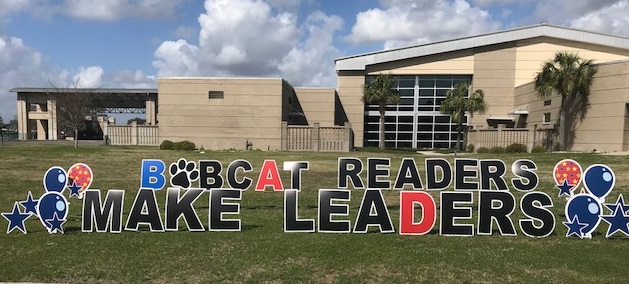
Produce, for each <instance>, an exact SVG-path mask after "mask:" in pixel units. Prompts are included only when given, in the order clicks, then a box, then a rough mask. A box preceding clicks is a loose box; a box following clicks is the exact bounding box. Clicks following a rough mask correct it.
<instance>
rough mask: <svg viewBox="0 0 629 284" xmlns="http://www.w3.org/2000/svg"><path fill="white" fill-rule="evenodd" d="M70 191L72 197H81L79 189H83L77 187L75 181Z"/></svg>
mask: <svg viewBox="0 0 629 284" xmlns="http://www.w3.org/2000/svg"><path fill="white" fill-rule="evenodd" d="M68 189H69V190H70V197H72V196H76V197H81V194H80V193H79V189H81V187H80V186H78V185H76V181H73V182H72V185H71V186H69V187H68Z"/></svg>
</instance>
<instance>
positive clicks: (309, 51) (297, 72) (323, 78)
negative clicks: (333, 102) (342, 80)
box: [278, 12, 343, 86]
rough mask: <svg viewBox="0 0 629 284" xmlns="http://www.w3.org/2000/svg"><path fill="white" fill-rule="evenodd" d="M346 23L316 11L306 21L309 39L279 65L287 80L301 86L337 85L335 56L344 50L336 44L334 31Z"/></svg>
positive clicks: (338, 18)
mask: <svg viewBox="0 0 629 284" xmlns="http://www.w3.org/2000/svg"><path fill="white" fill-rule="evenodd" d="M342 27H343V19H342V18H340V17H338V16H328V15H326V14H324V13H323V12H314V13H313V14H311V15H310V16H309V17H308V19H307V20H306V23H305V29H306V30H307V39H306V41H305V42H304V43H303V44H301V45H299V46H296V47H294V48H293V49H292V50H291V51H290V52H289V53H288V54H287V55H286V56H285V57H284V58H283V59H282V62H281V63H280V65H279V66H278V69H279V70H280V71H281V73H282V74H284V76H285V77H286V78H287V80H288V81H289V82H291V83H293V84H296V85H298V86H334V84H336V82H335V79H336V71H335V69H334V64H333V62H334V58H336V57H340V56H341V55H342V54H341V52H340V51H339V50H338V49H336V48H335V47H334V44H333V39H334V38H333V36H334V32H335V31H337V30H340V29H341V28H342Z"/></svg>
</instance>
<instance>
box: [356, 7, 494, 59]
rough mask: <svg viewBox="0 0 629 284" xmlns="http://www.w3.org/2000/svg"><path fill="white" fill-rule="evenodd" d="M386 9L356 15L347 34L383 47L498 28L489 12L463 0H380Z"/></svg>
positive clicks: (357, 39)
mask: <svg viewBox="0 0 629 284" xmlns="http://www.w3.org/2000/svg"><path fill="white" fill-rule="evenodd" d="M381 2H382V3H383V4H385V5H387V7H386V8H385V9H380V8H376V9H371V10H367V11H364V12H360V13H359V14H358V15H357V16H356V24H355V25H354V26H353V27H352V32H351V34H350V35H349V36H347V37H346V39H348V40H349V41H350V42H352V43H356V44H359V43H365V42H384V48H387V49H389V48H395V47H401V46H407V45H413V44H421V43H426V42H432V41H438V40H445V39H451V38H458V37H463V36H469V35H475V34H480V33H484V32H488V31H492V30H496V29H498V28H500V23H499V22H496V21H493V20H492V19H491V17H490V15H489V12H487V11H485V10H482V9H480V8H479V7H472V6H471V5H470V4H469V3H468V2H467V1H465V0H454V1H449V0H437V1H409V0H387V1H381Z"/></svg>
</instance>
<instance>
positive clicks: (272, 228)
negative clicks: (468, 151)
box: [0, 143, 629, 283]
mask: <svg viewBox="0 0 629 284" xmlns="http://www.w3.org/2000/svg"><path fill="white" fill-rule="evenodd" d="M345 156H349V157H358V158H361V159H362V160H363V161H365V162H366V159H367V157H382V158H391V162H392V163H391V164H392V167H391V169H392V174H391V175H392V176H393V177H395V174H396V172H397V169H396V168H397V166H398V165H399V161H400V160H401V159H402V158H403V157H414V158H415V159H416V161H417V165H418V167H419V168H420V173H422V174H421V175H422V179H424V178H425V176H424V173H423V169H424V165H423V161H424V158H425V157H426V156H422V155H420V154H415V153H412V152H401V151H391V152H371V153H370V152H354V153H294V152H257V151H254V152H211V151H208V152H206V153H204V154H201V153H198V152H183V151H160V150H157V149H155V148H140V147H111V146H84V147H81V148H79V149H74V148H72V147H71V146H67V145H48V144H23V143H10V144H4V145H0V159H2V160H1V161H2V162H0V212H10V211H11V209H12V207H13V203H14V202H16V201H22V200H25V199H26V195H27V193H28V192H29V191H32V193H33V197H34V198H39V196H41V195H42V194H43V193H44V189H43V186H42V177H43V175H44V173H45V172H46V170H47V169H48V168H49V167H52V166H61V167H63V168H65V169H67V168H68V167H70V166H71V165H72V164H74V163H77V162H84V163H86V164H88V165H90V167H91V168H92V170H93V172H94V176H95V180H94V182H93V183H92V186H91V188H92V189H101V190H102V191H103V196H104V193H105V192H106V190H108V189H124V190H125V191H126V193H125V201H124V210H123V212H124V213H123V214H124V215H123V222H125V221H126V217H127V214H128V213H129V210H130V208H131V205H132V203H133V199H134V197H135V195H136V192H137V190H138V187H139V184H140V165H141V160H142V159H147V158H151V159H161V160H163V161H164V162H165V163H166V164H167V165H169V164H170V163H171V162H175V161H177V159H178V158H186V159H188V160H194V161H198V160H200V159H215V160H219V161H221V162H223V165H224V166H225V167H226V166H227V165H228V164H229V163H230V162H231V161H233V160H236V159H246V160H248V161H250V162H251V164H252V165H253V167H254V170H253V172H251V173H249V176H250V177H252V178H253V179H254V182H255V180H257V174H258V173H259V170H260V167H261V166H262V163H263V161H264V160H265V159H274V160H276V161H277V162H278V165H279V167H280V173H281V174H282V179H283V183H284V184H285V185H288V184H290V177H289V174H288V172H285V171H281V165H282V162H284V161H310V170H309V171H307V172H304V173H303V175H302V191H301V193H300V196H299V206H300V208H299V215H300V217H301V218H316V217H317V206H318V204H317V198H318V197H317V192H318V189H321V188H335V187H336V179H337V159H338V157H345ZM445 157H446V159H448V160H450V161H452V160H453V157H452V156H445ZM466 157H473V158H479V159H488V158H492V159H493V158H497V159H501V160H504V161H505V163H506V164H507V168H508V169H509V168H510V166H511V163H512V162H513V161H515V160H517V159H523V158H525V159H531V160H533V161H534V162H535V163H536V164H537V166H538V168H539V169H538V171H537V173H538V176H539V178H540V184H539V186H538V188H537V190H540V191H544V192H547V193H549V195H550V196H551V197H552V198H553V202H554V207H553V208H552V210H553V212H554V214H555V218H556V228H555V231H554V234H552V235H551V236H549V237H546V238H543V239H532V238H529V237H526V236H524V235H523V234H522V233H521V230H520V228H519V226H518V225H517V220H518V219H519V218H520V217H522V213H521V212H520V210H519V208H516V211H515V213H514V214H513V215H512V218H513V219H514V224H515V226H516V230H517V231H518V236H515V237H507V236H500V235H497V234H495V235H492V236H474V237H446V236H440V235H439V233H438V228H439V224H438V223H437V225H436V226H435V230H434V231H433V232H434V233H430V234H427V235H424V236H403V235H399V234H397V233H393V234H380V233H377V232H376V231H375V230H374V229H373V227H372V228H371V229H370V233H367V234H326V233H284V232H283V227H282V226H283V193H282V192H273V191H271V190H268V189H267V191H265V192H255V191H254V190H253V188H251V189H249V190H247V191H245V192H244V193H243V197H242V200H241V202H240V204H241V209H240V216H239V218H240V219H241V220H242V231H241V232H188V231H187V230H186V229H185V225H184V224H183V222H180V223H181V224H180V231H179V232H165V233H151V232H149V231H148V229H147V228H143V230H141V231H139V232H131V231H123V232H122V233H120V234H111V233H83V232H81V207H82V204H81V201H80V200H78V199H76V198H70V199H69V202H70V210H69V215H68V221H67V222H66V223H65V224H64V229H65V234H64V235H61V234H53V235H50V234H48V232H47V231H46V229H45V228H44V227H43V226H42V225H41V224H40V223H39V220H38V219H37V218H35V217H34V216H31V217H30V218H29V219H28V220H27V221H26V223H25V224H26V228H27V229H28V234H27V235H23V234H22V233H21V232H19V231H18V230H14V231H13V232H12V233H10V234H5V233H4V230H5V226H8V222H7V221H6V220H5V219H4V218H0V230H1V231H0V281H9V282H15V281H17V282H22V281H31V282H96V281H97V282H147V281H148V282H165V283H172V282H208V283H209V282H227V283H229V282H236V283H241V282H282V283H294V282H314V283H321V282H322V283H335V282H358V283H362V282H378V283H382V282H411V281H422V282H515V283H522V282H533V283H538V282H561V283H573V282H578V283H612V282H614V283H622V282H624V281H626V277H627V275H626V274H627V260H629V239H628V238H611V239H607V238H605V233H606V232H607V228H608V225H607V223H605V222H601V224H600V225H599V227H598V229H597V230H596V232H595V235H594V237H593V238H592V239H589V240H588V239H584V240H581V239H576V238H566V237H565V234H566V232H567V229H566V227H565V226H564V225H563V224H562V223H561V222H562V221H565V220H564V219H565V217H564V214H563V212H564V207H565V203H566V200H565V198H558V197H557V193H558V190H557V189H555V188H554V182H553V180H552V170H553V167H554V165H555V164H556V163H557V162H558V161H559V160H561V159H564V158H572V159H575V160H577V161H578V162H579V163H581V165H582V167H583V168H584V169H585V168H586V167H587V166H589V165H591V164H595V163H602V164H606V165H608V166H610V167H611V168H612V169H613V170H614V172H615V173H616V178H617V181H616V186H615V188H614V190H613V191H612V193H611V194H610V195H609V196H608V198H607V201H608V202H613V201H615V200H616V197H617V196H618V195H619V194H621V193H623V194H624V195H625V196H626V197H625V200H629V187H628V186H629V174H628V173H629V158H628V157H624V156H603V155H596V154H565V153H564V154H559V153H557V154H519V155H513V154H512V155H509V154H486V155H470V156H466ZM363 174H364V172H363ZM508 177H510V176H508ZM512 191H514V195H515V196H516V201H519V199H520V197H521V196H522V193H520V192H515V190H512ZM165 193H166V191H165V190H162V191H158V192H157V196H158V204H159V206H160V210H162V217H163V213H164V212H163V210H164V208H163V205H164V200H165ZM383 194H384V197H385V200H386V202H387V206H388V208H389V212H390V214H391V220H392V222H393V224H394V226H395V228H396V232H397V227H398V216H399V192H398V191H393V190H387V191H383ZM431 194H432V195H433V196H434V197H435V200H436V201H437V204H439V193H438V192H432V193H431ZM64 195H65V196H66V197H67V196H68V194H67V192H65V193H64ZM361 199H362V190H353V192H352V201H351V203H350V217H349V218H348V219H349V220H351V222H352V224H353V223H354V220H355V218H356V214H357V213H358V207H359V205H360V201H361ZM474 200H475V201H476V200H477V195H476V196H475V197H474ZM208 203H209V201H208V195H207V194H205V193H204V194H203V195H202V197H201V198H200V199H199V200H198V201H197V202H195V203H194V205H195V208H196V209H197V213H198V214H199V217H200V218H201V220H202V221H203V223H204V226H205V227H207V218H208ZM474 214H476V210H474ZM437 222H439V216H437ZM461 222H463V223H466V222H468V223H471V224H474V223H476V218H472V220H469V221H461ZM617 235H618V234H617Z"/></svg>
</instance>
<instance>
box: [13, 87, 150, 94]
mask: <svg viewBox="0 0 629 284" xmlns="http://www.w3.org/2000/svg"><path fill="white" fill-rule="evenodd" d="M72 90H76V91H79V92H80V91H89V92H90V93H94V94H157V89H121V88H52V87H47V88H37V87H34V88H32V87H19V88H13V89H11V90H9V92H13V93H65V92H68V91H72Z"/></svg>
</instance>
